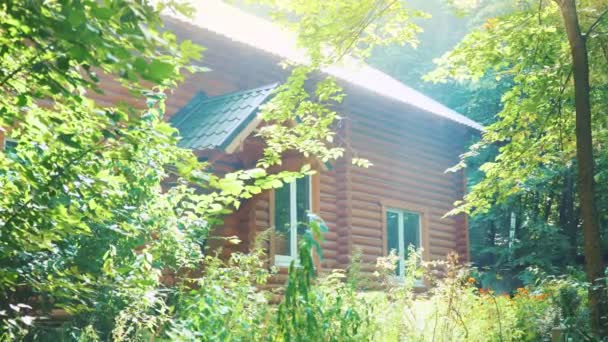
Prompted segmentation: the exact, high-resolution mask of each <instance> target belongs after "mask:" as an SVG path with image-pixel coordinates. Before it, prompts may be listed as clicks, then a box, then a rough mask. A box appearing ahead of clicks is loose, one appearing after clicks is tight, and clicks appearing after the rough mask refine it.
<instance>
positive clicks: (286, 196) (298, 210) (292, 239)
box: [274, 176, 311, 266]
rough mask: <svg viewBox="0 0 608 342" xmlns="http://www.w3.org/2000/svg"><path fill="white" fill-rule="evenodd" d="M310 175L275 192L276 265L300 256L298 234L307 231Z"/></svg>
mask: <svg viewBox="0 0 608 342" xmlns="http://www.w3.org/2000/svg"><path fill="white" fill-rule="evenodd" d="M310 182H311V181H310V176H307V177H303V178H299V179H297V180H296V181H294V182H291V183H289V184H285V185H284V186H283V187H281V188H279V189H276V190H275V192H274V208H275V212H274V226H275V257H274V261H275V264H276V265H279V266H287V265H289V263H291V261H292V260H294V259H295V260H297V256H298V236H301V235H302V234H303V233H304V232H305V231H306V224H307V221H308V215H307V212H308V211H309V210H310V207H311V191H310V189H311V183H310Z"/></svg>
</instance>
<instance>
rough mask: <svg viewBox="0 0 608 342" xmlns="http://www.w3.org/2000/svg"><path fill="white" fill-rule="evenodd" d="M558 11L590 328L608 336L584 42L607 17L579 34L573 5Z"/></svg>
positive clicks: (566, 2) (570, 1)
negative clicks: (571, 106)
mask: <svg viewBox="0 0 608 342" xmlns="http://www.w3.org/2000/svg"><path fill="white" fill-rule="evenodd" d="M555 1H556V2H557V3H558V5H559V8H560V11H561V14H562V17H563V20H564V26H565V29H566V34H567V36H568V41H569V43H570V50H571V54H572V74H573V79H574V101H575V109H576V159H577V162H578V164H577V165H578V181H579V197H580V206H581V220H582V225H583V237H584V248H585V257H586V260H585V265H586V271H587V280H588V281H589V282H590V283H591V287H590V288H589V307H590V310H591V326H592V329H593V331H594V332H595V333H597V334H599V335H600V336H608V293H607V292H606V280H605V279H604V276H605V275H604V263H603V260H602V252H601V246H600V241H601V235H600V227H599V220H598V217H597V212H596V206H595V190H594V188H595V186H594V174H595V173H594V171H593V169H594V160H593V138H592V130H591V98H590V97H591V87H590V82H589V59H588V52H587V44H586V42H585V39H586V37H587V36H589V34H590V33H591V32H593V29H594V28H595V26H596V25H597V23H600V22H601V20H602V19H603V17H604V16H605V15H606V14H608V9H605V10H604V12H603V13H601V14H600V16H599V17H598V19H597V21H596V22H595V23H593V24H592V25H591V26H590V27H589V29H588V32H587V34H586V35H585V36H584V35H583V33H582V32H581V27H580V24H579V19H578V13H577V9H576V2H575V1H574V0H555Z"/></svg>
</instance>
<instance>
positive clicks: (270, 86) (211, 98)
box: [200, 82, 280, 104]
mask: <svg viewBox="0 0 608 342" xmlns="http://www.w3.org/2000/svg"><path fill="white" fill-rule="evenodd" d="M279 84H280V82H273V83H270V84H266V85H263V86H261V87H257V88H251V89H245V90H237V91H234V92H230V93H225V94H222V95H216V96H207V97H206V98H204V99H201V101H200V103H201V104H203V103H209V102H212V101H214V100H215V101H217V100H223V99H226V98H229V97H232V96H240V95H244V94H249V93H253V92H256V91H262V90H268V91H271V90H274V89H275V88H276V87H278V86H279Z"/></svg>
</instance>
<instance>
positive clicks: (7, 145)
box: [4, 139, 17, 152]
mask: <svg viewBox="0 0 608 342" xmlns="http://www.w3.org/2000/svg"><path fill="white" fill-rule="evenodd" d="M16 148H17V141H16V140H12V139H5V140H4V151H6V152H15V149H16Z"/></svg>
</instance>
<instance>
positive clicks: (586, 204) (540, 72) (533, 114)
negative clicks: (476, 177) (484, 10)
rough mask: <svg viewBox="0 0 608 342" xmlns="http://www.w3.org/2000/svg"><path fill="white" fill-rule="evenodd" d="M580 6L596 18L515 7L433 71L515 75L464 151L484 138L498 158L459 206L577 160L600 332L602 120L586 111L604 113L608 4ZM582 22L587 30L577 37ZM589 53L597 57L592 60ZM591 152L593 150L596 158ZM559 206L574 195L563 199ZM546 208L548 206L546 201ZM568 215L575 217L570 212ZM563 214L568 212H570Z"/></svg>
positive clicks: (540, 6)
mask: <svg viewBox="0 0 608 342" xmlns="http://www.w3.org/2000/svg"><path fill="white" fill-rule="evenodd" d="M584 11H585V12H587V13H593V14H594V15H593V16H592V18H590V19H589V18H583V19H581V18H580V16H578V15H577V13H576V6H575V3H574V1H563V2H559V5H558V3H547V2H543V1H540V2H538V3H537V4H536V6H533V2H525V3H524V4H523V6H522V7H521V8H520V9H519V10H517V11H515V12H513V13H510V14H507V15H503V16H499V17H497V18H492V19H489V20H488V21H487V22H486V23H485V24H484V25H483V26H482V27H481V28H480V29H478V30H476V31H474V32H472V33H470V34H469V35H468V36H467V37H465V39H464V40H463V41H462V42H461V43H460V44H459V46H457V47H456V48H455V49H454V50H453V51H452V52H450V53H448V54H447V55H446V56H445V57H444V58H443V60H442V61H441V62H440V64H439V68H438V70H437V71H436V72H434V73H433V74H432V77H434V78H435V79H445V78H457V79H463V78H464V79H479V78H480V77H482V76H483V75H486V74H487V73H488V72H492V73H495V74H496V75H497V76H498V77H505V76H506V77H512V79H513V82H514V84H513V87H512V88H511V90H510V91H508V92H507V93H505V95H504V96H503V110H502V111H501V112H500V113H499V115H498V117H499V121H497V122H496V123H495V124H493V125H490V126H488V130H487V132H486V134H484V137H483V140H482V142H481V143H480V144H478V145H477V146H474V148H473V152H472V153H470V154H469V155H468V156H469V157H470V156H471V155H473V154H475V153H476V152H475V150H477V149H478V148H481V147H483V146H488V145H491V144H498V145H499V146H500V147H499V154H498V156H497V157H496V159H495V160H494V161H492V162H488V163H486V164H484V165H482V167H481V170H482V171H484V172H485V179H484V180H482V181H481V182H480V183H479V184H477V185H476V186H474V187H473V189H472V191H471V192H470V193H469V194H468V195H467V196H466V197H465V201H464V202H462V203H460V207H459V209H457V211H464V212H469V213H476V212H484V211H487V210H489V209H490V208H491V206H492V204H493V203H495V202H496V201H498V202H504V201H506V200H507V199H509V198H511V197H513V196H515V195H517V194H521V193H525V192H528V191H530V189H531V188H532V184H534V183H535V180H542V178H543V177H544V175H546V174H547V171H549V172H554V171H558V170H560V168H562V167H563V161H567V162H566V170H569V169H571V168H572V167H573V165H576V167H577V168H578V173H577V176H578V177H579V182H578V191H579V197H578V201H579V202H578V203H579V206H580V211H581V219H582V220H581V221H582V227H583V233H584V234H583V235H584V255H585V262H586V265H587V266H586V269H587V279H588V281H589V283H590V284H592V286H591V287H590V290H589V309H590V312H591V313H592V321H591V324H592V327H593V329H594V332H596V333H598V334H605V332H604V331H602V330H601V329H600V326H602V325H605V324H604V323H602V322H601V320H602V319H603V318H602V317H603V316H604V314H602V311H603V308H605V307H606V304H605V299H604V298H605V296H606V289H605V280H603V279H601V278H603V272H604V271H603V265H602V255H601V251H600V245H601V243H602V239H601V233H600V226H599V224H598V223H597V222H598V220H599V219H600V217H604V214H603V212H602V214H601V215H598V214H597V213H596V212H595V210H596V209H594V207H595V204H594V196H597V193H596V192H595V191H594V189H593V186H594V185H593V182H594V178H599V177H601V174H602V172H601V171H600V172H598V173H595V172H594V170H593V164H594V163H595V162H596V160H597V161H599V162H601V161H602V160H604V159H605V158H606V156H605V154H604V153H603V151H602V150H601V149H600V148H599V143H600V142H601V141H598V142H596V144H594V143H593V141H592V139H591V137H592V132H594V134H595V135H596V136H597V137H601V138H602V139H603V137H604V118H603V117H602V116H601V115H599V114H596V115H592V112H591V103H593V102H594V103H595V107H596V112H597V113H600V112H601V111H602V110H604V109H605V106H604V104H603V103H602V101H601V99H602V98H605V96H606V93H605V81H606V80H605V78H604V77H602V76H601V75H602V73H603V72H602V71H601V70H603V68H604V67H605V65H606V59H605V56H604V55H603V53H602V51H604V49H605V44H606V42H605V37H603V35H602V34H596V33H595V30H597V29H598V28H599V27H605V25H606V22H605V20H604V14H605V11H606V5H605V4H604V3H602V2H585V3H584ZM579 21H582V22H583V24H582V25H585V26H586V27H588V32H587V33H588V34H587V35H585V36H584V38H583V35H582V34H581V29H580V26H579ZM530 42H532V43H530ZM564 42H569V44H564ZM587 54H589V55H590V56H592V57H594V59H592V63H591V64H588V58H587ZM590 74H591V75H592V78H591V79H592V80H593V83H592V84H590V82H589V75H590ZM572 79H574V82H572V81H571V80H572ZM571 114H574V115H571ZM574 117H576V120H573V118H574ZM593 149H595V150H596V153H597V155H598V158H597V159H596V160H594V158H593ZM567 173H568V172H567ZM555 174H556V175H559V174H563V173H561V172H555ZM539 184H541V183H539ZM564 184H567V182H564ZM564 198H567V197H564ZM566 202H571V201H564V202H562V203H566ZM560 207H561V204H560ZM547 208H548V209H550V208H552V204H551V202H549V203H548V207H547ZM602 209H603V210H605V209H604V208H602ZM583 211H585V212H583ZM569 212H570V215H572V214H573V212H574V211H569ZM560 213H562V214H564V215H566V213H567V211H561V210H560ZM562 219H563V220H562ZM568 221H569V222H572V221H574V222H577V219H576V218H572V217H570V218H567V217H565V216H563V215H562V217H561V218H560V222H564V223H565V222H568ZM598 278H600V279H598Z"/></svg>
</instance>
